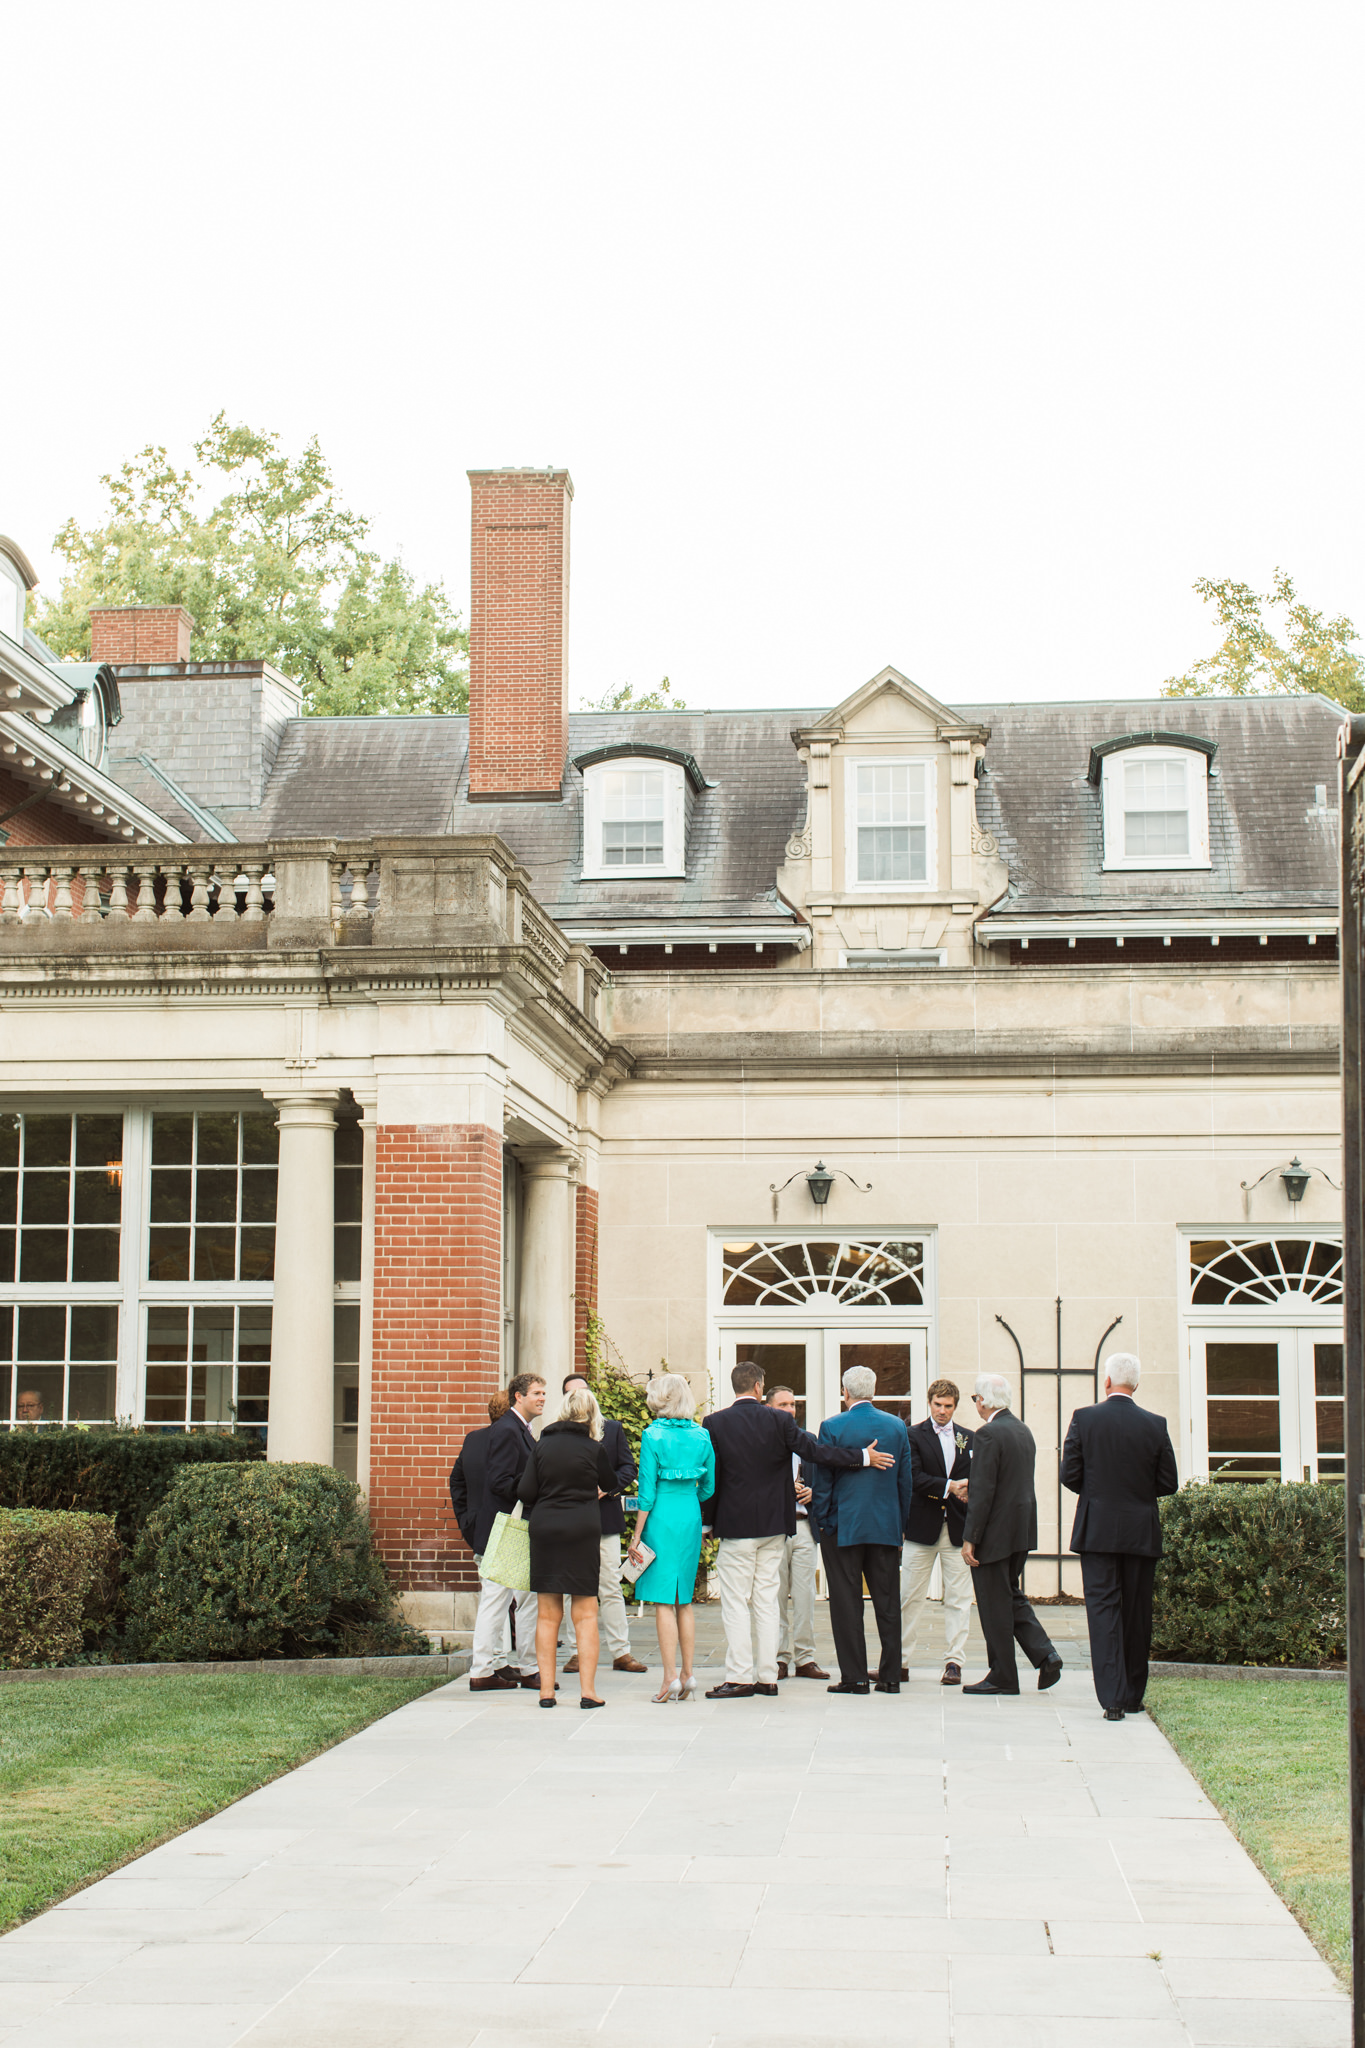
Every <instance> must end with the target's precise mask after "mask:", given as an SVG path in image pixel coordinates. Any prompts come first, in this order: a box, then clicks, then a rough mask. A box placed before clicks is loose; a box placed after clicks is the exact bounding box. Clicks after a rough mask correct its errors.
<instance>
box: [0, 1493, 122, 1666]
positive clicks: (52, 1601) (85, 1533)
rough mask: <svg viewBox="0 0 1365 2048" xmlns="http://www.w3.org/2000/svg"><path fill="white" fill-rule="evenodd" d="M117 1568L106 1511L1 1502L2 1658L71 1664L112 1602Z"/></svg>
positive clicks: (25, 1662) (17, 1663) (36, 1663)
mask: <svg viewBox="0 0 1365 2048" xmlns="http://www.w3.org/2000/svg"><path fill="white" fill-rule="evenodd" d="M117 1568H118V1537H117V1535H116V1533H115V1530H114V1524H113V1522H112V1521H111V1519H110V1518H109V1516H108V1515H78V1514H48V1513H44V1512H43V1511H42V1510H40V1509H34V1508H20V1509H17V1510H14V1511H7V1510H3V1509H0V1665H5V1666H6V1667H7V1668H8V1669H10V1670H15V1671H24V1670H30V1669H33V1668H36V1667H38V1666H40V1665H41V1666H47V1665H51V1664H68V1663H70V1662H71V1660H72V1659H73V1658H74V1657H76V1656H77V1655H78V1654H79V1652H80V1650H81V1646H82V1644H83V1642H84V1640H85V1635H86V1631H87V1629H93V1628H97V1627H98V1626H99V1624H100V1623H101V1621H103V1620H104V1619H105V1618H106V1616H107V1615H108V1613H109V1611H110V1609H111V1607H112V1604H113V1598H114V1587H115V1583H116V1578H117Z"/></svg>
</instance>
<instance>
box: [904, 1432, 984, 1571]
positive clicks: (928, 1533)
mask: <svg viewBox="0 0 1365 2048" xmlns="http://www.w3.org/2000/svg"><path fill="white" fill-rule="evenodd" d="M953 1433H954V1435H955V1436H958V1437H965V1438H966V1439H967V1442H966V1448H965V1449H963V1448H961V1447H959V1448H958V1451H957V1456H956V1457H955V1458H954V1459H953V1469H952V1471H951V1472H945V1471H944V1469H943V1452H942V1451H941V1450H940V1449H939V1442H938V1437H937V1436H936V1434H935V1433H934V1425H933V1421H932V1419H931V1417H929V1416H927V1415H926V1416H925V1418H924V1420H923V1422H917V1423H916V1424H915V1426H914V1428H913V1429H912V1430H911V1432H910V1477H911V1484H912V1487H913V1492H914V1499H913V1500H912V1502H911V1504H910V1513H909V1514H908V1515H907V1516H906V1520H905V1540H906V1542H907V1543H937V1542H938V1539H939V1534H940V1532H941V1530H942V1528H943V1525H944V1523H945V1522H946V1523H947V1525H948V1541H949V1542H950V1543H951V1544H952V1545H953V1547H954V1549H960V1548H961V1544H962V1531H963V1529H964V1528H965V1527H966V1524H967V1503H966V1501H965V1500H959V1499H958V1498H957V1496H956V1494H952V1493H949V1491H948V1482H949V1480H950V1479H967V1478H969V1477H970V1475H971V1469H972V1432H971V1430H970V1429H964V1428H963V1427H962V1425H961V1423H960V1422H957V1421H954V1423H953Z"/></svg>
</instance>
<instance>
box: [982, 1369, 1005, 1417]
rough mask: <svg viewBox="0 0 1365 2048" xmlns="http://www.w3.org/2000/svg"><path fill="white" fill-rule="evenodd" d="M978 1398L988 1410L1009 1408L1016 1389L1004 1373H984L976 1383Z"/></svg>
mask: <svg viewBox="0 0 1365 2048" xmlns="http://www.w3.org/2000/svg"><path fill="white" fill-rule="evenodd" d="M976 1398H977V1400H978V1401H980V1402H981V1403H982V1405H983V1406H984V1407H986V1408H991V1409H995V1408H1008V1407H1009V1406H1010V1404H1011V1402H1012V1401H1013V1400H1014V1389H1013V1388H1012V1387H1011V1385H1010V1383H1009V1381H1008V1380H1007V1379H1006V1378H1005V1376H1004V1374H1003V1373H998V1372H983V1373H982V1374H981V1375H980V1377H979V1378H978V1380H977V1382H976Z"/></svg>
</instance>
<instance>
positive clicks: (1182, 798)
mask: <svg viewBox="0 0 1365 2048" xmlns="http://www.w3.org/2000/svg"><path fill="white" fill-rule="evenodd" d="M1096 754H1097V756H1098V757H1099V758H1098V759H1097V761H1096V764H1095V765H1096V766H1098V769H1099V778H1098V779H1099V781H1100V787H1101V797H1102V803H1103V811H1104V865H1105V867H1106V868H1128V869H1137V870H1141V869H1147V870H1158V869H1170V868H1206V867H1208V866H1209V783H1208V775H1209V755H1208V751H1207V749H1206V748H1205V747H1201V746H1197V745H1196V746H1171V745H1165V746H1162V745H1141V744H1135V743H1127V744H1125V743H1124V742H1122V741H1120V742H1117V743H1114V744H1113V745H1111V746H1110V747H1108V748H1105V749H1097V750H1096Z"/></svg>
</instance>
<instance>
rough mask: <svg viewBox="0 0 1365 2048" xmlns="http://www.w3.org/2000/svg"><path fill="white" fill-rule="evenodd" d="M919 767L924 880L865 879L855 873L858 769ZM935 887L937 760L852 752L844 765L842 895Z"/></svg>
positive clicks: (924, 890) (916, 891)
mask: <svg viewBox="0 0 1365 2048" xmlns="http://www.w3.org/2000/svg"><path fill="white" fill-rule="evenodd" d="M916 766H918V767H920V768H921V769H922V770H923V774H924V879H923V881H919V882H865V881H863V880H862V878H861V876H860V875H859V873H858V770H859V769H860V768H911V767H916ZM937 887H938V759H937V756H935V755H933V754H853V755H850V757H849V759H848V761H847V762H846V763H845V766H844V893H845V895H849V896H851V895H858V896H863V895H874V896H896V895H899V896H922V895H925V894H926V893H929V892H932V891H933V890H935V889H937Z"/></svg>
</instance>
